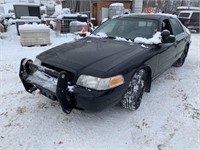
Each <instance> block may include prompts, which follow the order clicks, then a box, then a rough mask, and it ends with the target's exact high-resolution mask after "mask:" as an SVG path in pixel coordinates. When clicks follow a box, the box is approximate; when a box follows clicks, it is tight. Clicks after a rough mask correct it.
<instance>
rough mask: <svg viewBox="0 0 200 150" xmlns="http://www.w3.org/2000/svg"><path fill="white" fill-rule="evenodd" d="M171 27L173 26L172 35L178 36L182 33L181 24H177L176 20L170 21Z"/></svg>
mask: <svg viewBox="0 0 200 150" xmlns="http://www.w3.org/2000/svg"><path fill="white" fill-rule="evenodd" d="M170 21H171V23H172V26H173V31H174V35H178V34H181V33H183V32H184V30H183V28H182V26H181V24H180V23H179V22H178V20H176V19H170Z"/></svg>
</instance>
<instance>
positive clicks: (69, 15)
mask: <svg viewBox="0 0 200 150" xmlns="http://www.w3.org/2000/svg"><path fill="white" fill-rule="evenodd" d="M63 17H69V18H70V17H85V18H87V17H88V16H87V15H86V14H79V13H77V14H61V15H59V16H58V17H57V19H62V18H63Z"/></svg>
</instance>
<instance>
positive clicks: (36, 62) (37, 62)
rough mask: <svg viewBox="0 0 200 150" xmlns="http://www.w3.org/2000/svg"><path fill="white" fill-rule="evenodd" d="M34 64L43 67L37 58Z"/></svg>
mask: <svg viewBox="0 0 200 150" xmlns="http://www.w3.org/2000/svg"><path fill="white" fill-rule="evenodd" d="M34 64H36V65H41V64H42V61H41V60H39V59H38V58H35V61H34Z"/></svg>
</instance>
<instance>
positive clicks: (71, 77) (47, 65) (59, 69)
mask: <svg viewBox="0 0 200 150" xmlns="http://www.w3.org/2000/svg"><path fill="white" fill-rule="evenodd" d="M42 66H44V67H47V68H49V69H52V70H55V71H57V72H61V71H65V72H67V76H68V81H69V82H71V83H73V81H74V77H75V74H74V73H73V72H70V71H67V70H63V69H61V68H57V67H55V66H52V65H49V64H45V63H42Z"/></svg>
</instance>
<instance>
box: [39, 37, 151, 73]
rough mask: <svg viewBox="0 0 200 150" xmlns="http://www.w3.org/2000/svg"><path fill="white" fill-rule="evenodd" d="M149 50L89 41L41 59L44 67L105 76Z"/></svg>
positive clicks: (108, 41)
mask: <svg viewBox="0 0 200 150" xmlns="http://www.w3.org/2000/svg"><path fill="white" fill-rule="evenodd" d="M148 49H149V48H142V47H141V44H136V43H134V44H133V43H130V42H127V41H117V40H113V39H101V38H92V37H86V38H84V39H81V40H78V41H75V42H72V43H65V44H62V45H60V46H57V47H54V48H52V49H50V50H48V51H45V52H43V53H41V54H40V55H38V56H37V58H39V59H40V60H41V61H42V63H43V65H45V64H48V66H49V65H50V66H54V67H57V68H60V69H63V70H67V71H70V72H73V73H75V74H88V75H95V76H99V77H103V76H105V73H107V72H108V71H109V70H112V69H113V68H114V67H115V66H118V65H119V64H121V63H122V62H125V61H128V60H129V59H130V58H131V59H134V58H133V56H134V57H135V58H136V57H138V55H143V54H144V53H145V51H147V50H148Z"/></svg>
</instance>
